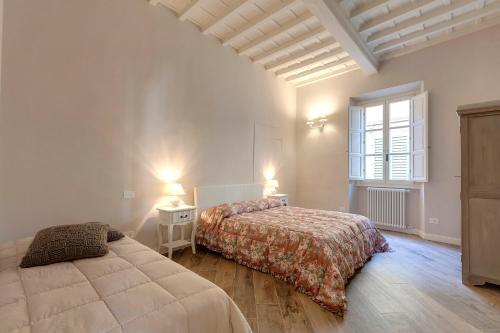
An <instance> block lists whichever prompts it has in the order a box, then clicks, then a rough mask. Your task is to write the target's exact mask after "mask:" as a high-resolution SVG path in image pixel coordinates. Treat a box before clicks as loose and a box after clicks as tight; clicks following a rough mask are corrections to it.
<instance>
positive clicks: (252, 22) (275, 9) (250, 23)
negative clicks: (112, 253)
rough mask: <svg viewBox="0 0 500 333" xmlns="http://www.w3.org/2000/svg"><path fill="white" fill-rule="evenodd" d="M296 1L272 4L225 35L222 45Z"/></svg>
mask: <svg viewBox="0 0 500 333" xmlns="http://www.w3.org/2000/svg"><path fill="white" fill-rule="evenodd" d="M298 1H299V0H285V1H283V2H281V3H279V4H276V5H274V6H272V7H271V8H270V9H269V10H267V11H266V12H264V13H262V14H261V15H258V16H257V17H255V18H254V19H252V20H250V21H248V22H247V23H245V24H244V25H243V26H241V27H240V28H238V29H236V30H235V31H234V32H233V33H231V34H229V35H228V36H227V37H225V38H224V39H223V40H222V45H224V46H227V45H229V44H231V43H232V42H234V41H235V40H236V39H237V38H238V37H241V36H242V35H243V34H245V33H246V32H247V31H249V30H251V29H254V28H255V27H257V26H258V25H259V24H261V23H263V22H265V21H267V20H271V19H273V18H274V17H276V15H278V14H280V13H282V12H283V11H285V10H288V9H290V8H291V7H293V6H295V5H296V4H297V3H298Z"/></svg>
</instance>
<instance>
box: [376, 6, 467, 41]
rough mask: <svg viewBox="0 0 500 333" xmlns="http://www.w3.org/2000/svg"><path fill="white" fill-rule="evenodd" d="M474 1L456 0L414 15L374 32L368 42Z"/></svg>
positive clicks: (423, 22) (394, 33)
mask: <svg viewBox="0 0 500 333" xmlns="http://www.w3.org/2000/svg"><path fill="white" fill-rule="evenodd" d="M474 3H477V1H476V0H458V1H456V2H453V3H452V4H450V5H443V6H440V7H437V8H434V9H433V10H431V11H429V12H427V13H425V14H423V15H422V16H418V17H414V18H411V19H409V20H406V21H403V22H401V23H399V24H396V25H395V26H394V27H392V28H387V29H384V30H381V31H379V32H376V33H374V34H373V35H370V37H368V39H367V42H368V43H377V42H379V41H381V40H383V39H384V38H387V37H390V36H394V35H397V34H398V33H400V32H402V31H404V30H406V29H410V28H414V27H417V26H422V24H426V23H427V22H429V21H431V20H433V19H435V18H437V17H440V16H445V15H449V14H450V13H452V12H454V11H456V10H457V9H460V8H463V7H466V6H469V5H472V4H474Z"/></svg>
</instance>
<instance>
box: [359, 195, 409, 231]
mask: <svg viewBox="0 0 500 333" xmlns="http://www.w3.org/2000/svg"><path fill="white" fill-rule="evenodd" d="M406 192H407V190H405V189H397V188H377V187H369V188H368V218H370V220H372V221H373V223H375V224H378V225H383V226H388V227H391V228H400V229H405V228H406Z"/></svg>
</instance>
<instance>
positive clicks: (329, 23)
mask: <svg viewBox="0 0 500 333" xmlns="http://www.w3.org/2000/svg"><path fill="white" fill-rule="evenodd" d="M304 4H305V5H306V6H307V8H309V10H310V11H311V12H312V13H313V14H314V15H315V16H316V17H317V18H318V19H319V21H320V22H321V24H323V26H324V27H325V28H326V29H327V30H328V31H329V32H330V33H331V34H332V36H334V37H335V39H336V40H337V41H338V42H339V43H340V45H341V46H342V48H343V49H344V50H346V52H347V53H349V55H350V56H351V57H352V58H353V59H354V61H356V63H357V64H358V65H359V66H360V67H361V68H362V69H363V71H364V72H365V73H367V74H374V73H376V72H377V70H378V60H377V58H376V57H375V56H374V55H373V53H372V52H371V50H370V49H369V48H368V46H367V45H366V43H365V42H364V41H363V40H362V39H361V36H360V35H359V34H358V33H357V31H355V30H354V27H353V26H352V24H351V21H350V20H349V18H348V17H347V15H346V14H345V12H344V9H343V8H342V7H341V6H340V4H339V3H338V2H337V1H336V0H333V1H332V0H304Z"/></svg>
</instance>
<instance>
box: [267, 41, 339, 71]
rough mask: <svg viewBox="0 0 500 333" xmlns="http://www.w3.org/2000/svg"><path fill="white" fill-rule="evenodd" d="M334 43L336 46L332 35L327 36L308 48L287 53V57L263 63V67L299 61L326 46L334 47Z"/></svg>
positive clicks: (273, 67)
mask: <svg viewBox="0 0 500 333" xmlns="http://www.w3.org/2000/svg"><path fill="white" fill-rule="evenodd" d="M335 45H337V46H338V45H339V43H337V42H336V41H335V39H334V38H333V37H329V38H327V39H325V40H324V41H322V42H319V43H316V44H314V45H312V46H310V47H308V48H305V49H303V50H300V51H298V52H296V53H294V54H291V55H289V56H288V57H285V58H283V59H279V60H274V61H272V62H270V63H267V64H265V65H264V67H265V68H266V70H274V69H279V68H281V67H284V66H287V65H289V64H293V63H295V62H297V61H300V60H302V59H303V58H305V57H307V56H308V55H310V54H312V53H314V52H318V51H321V50H323V49H326V48H328V47H334V46H335Z"/></svg>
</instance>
